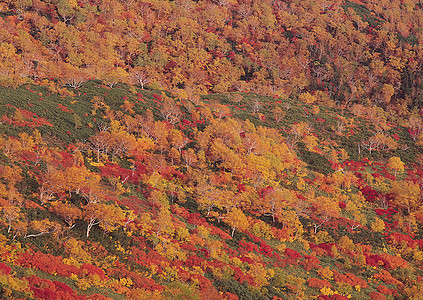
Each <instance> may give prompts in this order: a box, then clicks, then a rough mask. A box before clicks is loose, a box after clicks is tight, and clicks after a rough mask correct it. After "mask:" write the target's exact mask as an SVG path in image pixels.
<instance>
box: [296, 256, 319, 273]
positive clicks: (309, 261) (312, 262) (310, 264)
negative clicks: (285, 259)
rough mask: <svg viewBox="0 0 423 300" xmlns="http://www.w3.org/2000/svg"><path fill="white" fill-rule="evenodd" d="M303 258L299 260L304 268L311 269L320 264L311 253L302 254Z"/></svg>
mask: <svg viewBox="0 0 423 300" xmlns="http://www.w3.org/2000/svg"><path fill="white" fill-rule="evenodd" d="M304 258H305V259H304V260H303V261H301V262H300V264H301V265H302V266H303V268H304V270H306V271H311V270H313V269H315V268H317V266H318V265H320V261H319V260H318V259H317V257H315V256H313V255H304Z"/></svg>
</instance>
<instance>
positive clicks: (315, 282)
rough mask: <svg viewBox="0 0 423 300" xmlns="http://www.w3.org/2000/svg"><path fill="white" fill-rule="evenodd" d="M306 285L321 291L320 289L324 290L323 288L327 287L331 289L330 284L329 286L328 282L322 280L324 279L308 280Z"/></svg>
mask: <svg viewBox="0 0 423 300" xmlns="http://www.w3.org/2000/svg"><path fill="white" fill-rule="evenodd" d="M307 284H308V286H309V287H312V288H318V289H321V288H324V287H329V288H332V287H333V286H332V284H330V282H329V281H327V280H324V279H318V278H310V279H308V280H307Z"/></svg>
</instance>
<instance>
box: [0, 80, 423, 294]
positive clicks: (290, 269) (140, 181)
mask: <svg viewBox="0 0 423 300" xmlns="http://www.w3.org/2000/svg"><path fill="white" fill-rule="evenodd" d="M66 90H68V89H66ZM68 92H69V93H72V94H75V95H70V96H69V95H68V96H62V95H61V94H62V93H61V94H59V93H52V92H51V91H50V90H49V86H42V85H29V84H26V85H23V86H22V87H18V88H15V89H11V88H7V87H4V88H1V89H0V95H1V96H0V99H1V100H0V111H1V112H2V116H1V117H0V120H1V122H0V123H1V124H0V134H1V135H0V160H1V162H2V164H1V167H0V176H1V179H0V201H1V202H0V203H1V219H0V243H1V247H0V259H1V262H0V286H1V290H0V293H1V295H2V298H6V299H8V298H9V299H19V298H20V299H31V298H34V299H86V298H87V299H103V298H104V299H109V298H112V299H125V298H134V299H236V298H237V297H238V298H239V299H292V298H295V297H297V298H301V299H316V298H317V297H320V298H321V299H343V298H345V297H347V298H352V299H360V298H361V299H363V298H368V297H370V298H372V299H385V298H386V299H403V298H410V299H419V297H420V296H421V289H422V275H423V271H422V269H421V267H422V262H423V252H422V251H421V247H422V246H423V230H422V229H423V226H422V218H423V211H422V206H421V203H422V190H421V182H422V175H423V172H422V167H421V164H422V161H423V159H422V150H423V148H422V145H421V142H420V141H421V135H420V134H418V135H417V137H415V136H416V134H415V133H414V131H413V130H412V129H411V128H410V127H409V128H407V127H403V126H400V125H398V124H395V123H391V122H388V121H387V119H386V113H384V111H383V110H381V109H379V108H377V107H373V108H365V107H363V106H362V105H360V104H355V105H354V106H353V107H352V110H351V111H352V112H347V111H345V110H342V109H339V108H336V107H333V108H331V107H324V106H318V105H307V104H304V103H303V102H301V101H299V100H295V99H283V100H281V99H280V98H274V97H268V96H260V95H257V94H251V93H250V94H244V93H226V94H213V95H208V96H204V97H201V98H200V97H198V98H194V99H192V100H186V99H185V100H184V99H177V98H174V97H172V96H171V95H170V94H167V93H165V92H160V91H154V90H145V89H141V88H140V87H139V86H128V85H124V84H117V85H115V86H114V87H113V88H110V87H108V86H107V85H104V84H102V83H101V82H100V81H88V82H86V83H85V84H84V85H83V86H82V87H80V88H79V89H75V90H74V89H72V88H70V89H69V90H68ZM102 297H103V298H102Z"/></svg>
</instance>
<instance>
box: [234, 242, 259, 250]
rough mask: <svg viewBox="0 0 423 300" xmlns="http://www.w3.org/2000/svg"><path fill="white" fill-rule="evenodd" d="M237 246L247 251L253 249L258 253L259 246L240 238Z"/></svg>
mask: <svg viewBox="0 0 423 300" xmlns="http://www.w3.org/2000/svg"><path fill="white" fill-rule="evenodd" d="M239 246H240V247H242V248H244V249H245V250H247V252H252V251H255V252H257V253H259V248H258V246H257V245H256V244H253V243H250V242H246V241H244V240H242V241H239Z"/></svg>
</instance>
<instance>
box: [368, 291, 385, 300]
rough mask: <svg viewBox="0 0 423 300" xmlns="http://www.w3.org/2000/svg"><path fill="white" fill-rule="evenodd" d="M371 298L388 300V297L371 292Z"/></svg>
mask: <svg viewBox="0 0 423 300" xmlns="http://www.w3.org/2000/svg"><path fill="white" fill-rule="evenodd" d="M369 297H370V299H373V300H386V297H385V296H384V295H382V294H381V293H378V292H371V293H370V294H369Z"/></svg>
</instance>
